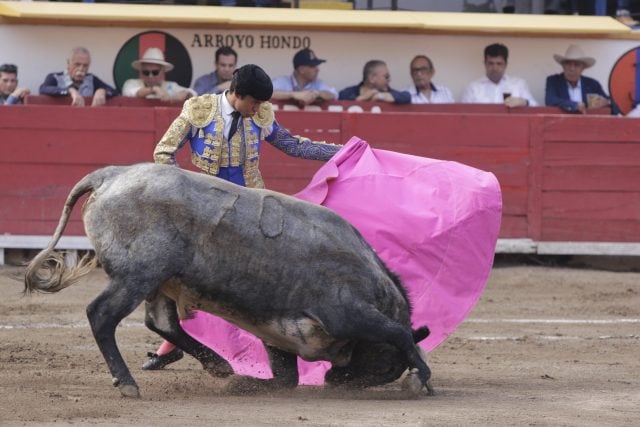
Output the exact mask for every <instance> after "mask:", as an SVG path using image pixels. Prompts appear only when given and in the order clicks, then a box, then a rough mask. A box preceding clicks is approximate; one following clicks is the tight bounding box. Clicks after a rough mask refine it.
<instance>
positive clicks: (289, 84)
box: [272, 74, 338, 99]
mask: <svg viewBox="0 0 640 427" xmlns="http://www.w3.org/2000/svg"><path fill="white" fill-rule="evenodd" d="M272 83H273V90H274V91H278V92H293V91H303V90H317V91H318V92H330V93H331V94H332V95H333V97H334V98H335V99H338V91H337V90H336V89H335V88H333V87H331V86H329V85H328V84H326V83H325V82H323V81H322V80H320V79H315V80H313V81H311V82H309V83H307V84H306V85H304V87H300V86H299V85H298V81H297V80H296V79H295V77H294V75H293V74H291V75H289V76H280V77H276V78H275V79H273V80H272Z"/></svg>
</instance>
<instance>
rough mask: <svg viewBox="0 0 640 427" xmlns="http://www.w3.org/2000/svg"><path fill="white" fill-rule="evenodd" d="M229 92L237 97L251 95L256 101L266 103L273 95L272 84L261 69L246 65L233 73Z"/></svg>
mask: <svg viewBox="0 0 640 427" xmlns="http://www.w3.org/2000/svg"><path fill="white" fill-rule="evenodd" d="M229 90H230V91H231V92H233V93H235V94H236V95H237V96H241V97H242V96H246V95H251V96H252V97H254V98H255V99H257V100H258V101H268V100H270V99H271V95H273V84H272V83H271V77H269V75H268V74H267V73H265V71H264V70H263V69H262V68H260V67H258V66H257V65H254V64H247V65H243V66H242V67H240V68H238V69H237V70H235V71H234V72H233V79H232V80H231V87H230V88H229Z"/></svg>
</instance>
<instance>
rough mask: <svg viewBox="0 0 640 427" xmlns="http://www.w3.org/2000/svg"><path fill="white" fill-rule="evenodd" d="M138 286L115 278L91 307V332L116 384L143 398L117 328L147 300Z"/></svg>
mask: <svg viewBox="0 0 640 427" xmlns="http://www.w3.org/2000/svg"><path fill="white" fill-rule="evenodd" d="M134 289H135V287H134V286H133V283H128V282H127V281H126V280H116V279H113V278H112V279H111V282H110V283H109V286H107V288H106V289H105V290H104V291H103V292H102V293H101V294H100V295H98V297H97V298H96V299H94V300H93V301H92V302H91V303H90V304H89V305H88V306H87V317H88V318H89V324H90V325H91V331H92V332H93V336H94V338H95V340H96V343H97V344H98V347H99V348H100V352H102V356H103V357H104V360H105V361H106V362H107V366H108V367H109V371H110V372H111V376H112V381H113V385H114V386H116V387H118V388H119V389H120V393H122V395H123V396H125V397H140V392H139V390H138V385H137V384H136V382H135V380H134V379H133V376H131V372H130V371H129V368H128V367H127V365H126V363H125V362H124V359H123V358H122V355H121V354H120V350H118V345H117V344H116V339H115V331H116V327H117V326H118V324H119V323H120V321H121V320H122V319H124V318H125V317H126V316H128V315H129V314H131V312H132V311H133V310H135V308H136V307H137V306H138V305H140V303H141V302H142V300H143V299H144V296H143V295H141V294H140V293H136V292H135V291H133V290H134Z"/></svg>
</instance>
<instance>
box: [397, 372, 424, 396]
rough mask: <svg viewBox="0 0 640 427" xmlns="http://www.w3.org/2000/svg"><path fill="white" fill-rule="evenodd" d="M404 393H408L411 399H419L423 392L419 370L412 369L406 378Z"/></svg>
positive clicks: (404, 380) (403, 381) (403, 383)
mask: <svg viewBox="0 0 640 427" xmlns="http://www.w3.org/2000/svg"><path fill="white" fill-rule="evenodd" d="M401 388H402V391H403V392H405V393H408V394H409V396H411V397H417V396H419V395H420V391H421V390H422V381H420V377H419V376H418V370H417V369H411V370H410V371H409V373H407V376H405V377H404V379H403V380H402V384H401Z"/></svg>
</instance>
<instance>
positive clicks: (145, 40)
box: [113, 31, 193, 91]
mask: <svg viewBox="0 0 640 427" xmlns="http://www.w3.org/2000/svg"><path fill="white" fill-rule="evenodd" d="M151 47H155V48H158V49H160V50H161V51H162V52H163V53H164V59H165V61H167V62H169V63H171V64H173V66H174V67H173V70H171V71H168V72H167V73H166V77H165V78H166V80H167V81H173V82H176V83H178V84H179V85H180V86H183V87H190V86H191V78H192V76H193V68H192V66H191V58H190V57H189V52H187V49H186V48H185V47H184V45H183V44H182V43H180V40H178V39H177V38H175V37H173V36H172V35H171V34H168V33H165V32H163V31H145V32H143V33H139V34H136V35H135V36H133V37H131V38H130V39H129V40H127V41H126V42H125V43H124V45H122V47H121V48H120V50H119V51H118V54H117V55H116V60H115V62H114V63H113V81H114V82H115V84H116V87H117V88H118V90H120V91H121V90H122V86H123V85H124V82H125V81H127V80H129V79H137V78H139V77H138V71H137V70H136V69H134V68H133V67H132V66H131V64H132V63H133V61H135V60H137V59H139V58H142V56H143V55H144V52H145V51H146V50H147V49H149V48H151Z"/></svg>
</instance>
